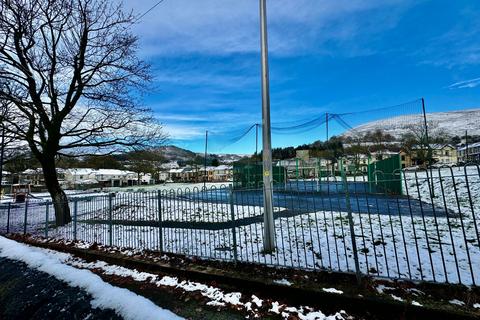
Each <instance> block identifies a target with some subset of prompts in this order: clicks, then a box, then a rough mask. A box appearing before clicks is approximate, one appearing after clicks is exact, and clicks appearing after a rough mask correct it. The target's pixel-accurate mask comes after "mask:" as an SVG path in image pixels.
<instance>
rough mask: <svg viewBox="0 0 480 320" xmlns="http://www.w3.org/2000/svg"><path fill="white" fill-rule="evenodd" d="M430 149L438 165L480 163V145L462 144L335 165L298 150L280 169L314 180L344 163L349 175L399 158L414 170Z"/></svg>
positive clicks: (344, 159)
mask: <svg viewBox="0 0 480 320" xmlns="http://www.w3.org/2000/svg"><path fill="white" fill-rule="evenodd" d="M428 149H430V152H431V157H432V162H433V163H434V164H435V165H437V166H442V165H447V166H453V165H458V164H464V163H470V162H476V163H479V162H480V142H477V143H473V144H470V145H466V144H460V145H458V146H454V145H451V144H431V145H430V146H429V147H420V146H413V147H412V149H411V150H408V151H406V150H400V151H399V152H393V151H388V150H383V151H378V152H372V153H370V154H368V155H367V154H355V155H348V156H344V157H342V161H341V162H334V161H331V160H327V159H321V158H310V156H309V151H308V150H297V152H296V157H295V158H293V159H286V160H280V161H278V162H276V165H277V166H282V167H285V168H286V169H287V171H286V172H287V175H288V176H289V177H299V176H302V177H305V176H307V177H314V176H318V175H320V174H322V171H325V170H326V171H337V170H339V169H340V168H339V167H340V163H341V164H342V165H343V166H344V169H345V170H347V172H358V171H362V172H367V167H368V165H369V164H372V163H374V162H376V161H379V160H383V159H386V158H390V157H391V156H393V155H399V156H400V161H401V167H402V168H403V169H405V168H411V167H416V166H421V165H423V164H424V163H425V160H426V159H427V157H428V156H427V154H428V152H429V151H428Z"/></svg>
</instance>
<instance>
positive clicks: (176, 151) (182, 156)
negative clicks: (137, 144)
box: [156, 146, 196, 161]
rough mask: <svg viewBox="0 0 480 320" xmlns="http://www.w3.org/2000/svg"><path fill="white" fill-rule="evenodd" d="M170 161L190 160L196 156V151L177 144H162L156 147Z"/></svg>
mask: <svg viewBox="0 0 480 320" xmlns="http://www.w3.org/2000/svg"><path fill="white" fill-rule="evenodd" d="M156 151H157V152H159V153H160V154H161V155H162V156H163V157H164V158H165V159H166V160H168V161H190V160H193V159H194V158H195V156H196V153H195V152H192V151H190V150H187V149H182V148H179V147H176V146H162V147H159V148H157V149H156Z"/></svg>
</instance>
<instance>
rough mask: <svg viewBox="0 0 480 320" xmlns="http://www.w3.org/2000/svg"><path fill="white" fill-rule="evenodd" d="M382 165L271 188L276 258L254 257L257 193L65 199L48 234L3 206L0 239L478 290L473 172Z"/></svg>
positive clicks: (477, 199) (14, 207)
mask: <svg viewBox="0 0 480 320" xmlns="http://www.w3.org/2000/svg"><path fill="white" fill-rule="evenodd" d="M380 169H384V170H387V171H388V166H387V165H385V166H384V167H382V166H381V165H380V164H377V167H376V168H375V170H371V171H369V172H370V174H365V173H364V172H358V173H356V174H346V172H345V171H343V172H340V175H337V174H334V172H331V173H330V174H325V175H323V174H322V177H321V178H311V179H306V178H305V179H302V178H299V179H296V178H293V177H291V178H288V179H286V180H284V181H279V182H278V183H276V184H275V185H274V192H273V199H274V218H275V239H276V250H275V252H273V253H271V254H265V253H264V252H263V195H262V189H261V187H259V186H254V187H251V186H238V185H237V186H232V185H223V186H214V187H209V188H193V189H190V188H188V187H185V188H182V189H177V190H158V191H149V192H118V193H110V194H107V193H106V194H99V195H95V196H88V197H81V196H75V197H71V198H70V200H69V207H70V210H71V213H72V217H73V221H72V222H71V223H69V224H68V225H66V226H63V227H55V217H54V216H55V215H54V209H53V206H52V203H51V202H50V201H41V200H35V199H29V200H28V201H27V202H26V203H25V204H15V203H4V204H2V205H1V207H0V232H1V233H4V234H5V233H20V234H31V235H35V236H42V237H48V238H57V239H67V240H80V241H84V242H86V243H91V244H93V243H97V244H102V245H107V246H118V247H123V248H134V249H139V250H147V249H148V250H154V251H158V252H166V253H175V254H180V255H186V256H191V257H200V258H204V259H215V260H226V261H241V262H247V263H256V264H265V265H272V266H282V267H288V268H299V269H307V270H334V271H340V272H357V271H358V272H359V273H361V274H364V275H372V276H380V277H388V278H394V279H411V280H425V281H435V282H448V283H461V284H467V285H476V284H477V283H478V282H479V281H480V248H479V245H480V233H479V232H478V227H479V225H478V221H477V220H478V219H479V218H480V217H479V211H480V168H479V167H478V166H461V167H443V168H436V169H431V170H430V169H429V170H414V171H408V170H397V171H395V172H390V173H388V172H387V173H383V172H381V171H380ZM390 171H391V170H390ZM372 175H373V176H372ZM392 188H401V189H400V190H398V189H395V190H392ZM356 262H357V263H356ZM356 266H358V267H356Z"/></svg>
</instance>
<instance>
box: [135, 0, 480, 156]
mask: <svg viewBox="0 0 480 320" xmlns="http://www.w3.org/2000/svg"><path fill="white" fill-rule="evenodd" d="M155 2H156V0H145V1H141V2H139V1H134V0H126V6H127V7H128V8H132V9H133V10H134V11H135V12H138V13H142V12H145V11H146V10H147V9H148V8H149V7H151V6H152V5H153V4H154V3H155ZM267 5H268V28H269V46H270V81H271V112H272V122H273V123H279V122H292V121H293V122H295V121H302V120H309V119H312V118H315V117H317V116H319V115H321V114H322V113H323V112H325V111H329V112H334V113H345V112H351V111H358V110H367V109H371V108H377V107H384V106H389V105H397V104H400V103H403V102H407V101H411V100H415V99H417V98H420V97H424V98H425V99H426V108H427V111H430V112H433V111H443V110H452V109H465V108H476V107H480V1H474V0H470V1H462V0H456V1H447V0H431V1H421V0H417V1H409V0H404V1H401V0H383V1H377V0H370V1H357V0H349V1H347V0H337V1H330V0H268V1H267ZM258 19H259V18H258V1H257V0H243V1H238V0H236V1H233V0H165V1H164V2H163V3H162V4H161V5H159V6H158V7H157V8H156V9H155V10H154V11H152V12H151V13H150V14H148V15H147V16H145V17H144V18H143V19H142V21H141V22H140V23H139V24H138V25H136V26H135V28H134V32H135V33H136V34H137V35H138V37H139V54H140V55H141V56H142V57H143V58H144V59H145V60H147V61H149V62H150V63H151V64H152V71H153V76H154V79H155V80H154V83H153V88H152V90H151V92H150V93H149V94H148V95H146V96H145V100H144V102H145V104H146V105H148V106H150V107H151V108H152V109H153V110H154V111H155V113H156V115H157V117H158V118H159V119H160V120H161V121H162V123H164V125H165V130H166V131H167V132H168V133H169V135H170V139H171V142H172V143H173V144H176V145H178V146H181V147H185V148H188V149H191V150H194V151H202V150H203V148H204V147H203V137H204V135H205V130H209V132H210V137H211V141H210V151H211V152H221V153H227V152H236V153H251V152H253V151H254V149H255V134H254V130H252V132H251V133H250V134H248V135H247V136H245V137H244V139H242V140H241V141H239V142H237V143H235V144H233V145H229V142H230V140H231V139H232V138H234V137H236V136H239V135H240V134H241V133H242V132H243V131H244V130H246V129H247V128H248V127H249V126H251V125H252V124H254V123H257V122H261V99H260V98H261V91H260V77H259V74H260V57H259V41H260V40H259V31H258V30H259V21H258ZM357 120H361V121H367V120H368V117H367V116H365V119H357ZM332 130H333V131H335V130H337V129H335V128H332ZM324 137H325V129H324V128H322V127H319V128H318V129H314V130H312V131H309V132H307V133H302V134H295V135H276V134H274V135H273V137H272V142H273V146H274V147H275V146H286V145H299V144H303V143H307V142H312V141H314V140H318V139H324Z"/></svg>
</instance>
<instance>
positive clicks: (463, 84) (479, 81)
mask: <svg viewBox="0 0 480 320" xmlns="http://www.w3.org/2000/svg"><path fill="white" fill-rule="evenodd" d="M478 86H480V78H475V79H470V80H465V81H459V82H455V83H453V84H451V85H449V86H448V88H449V89H465V88H475V87H478Z"/></svg>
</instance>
